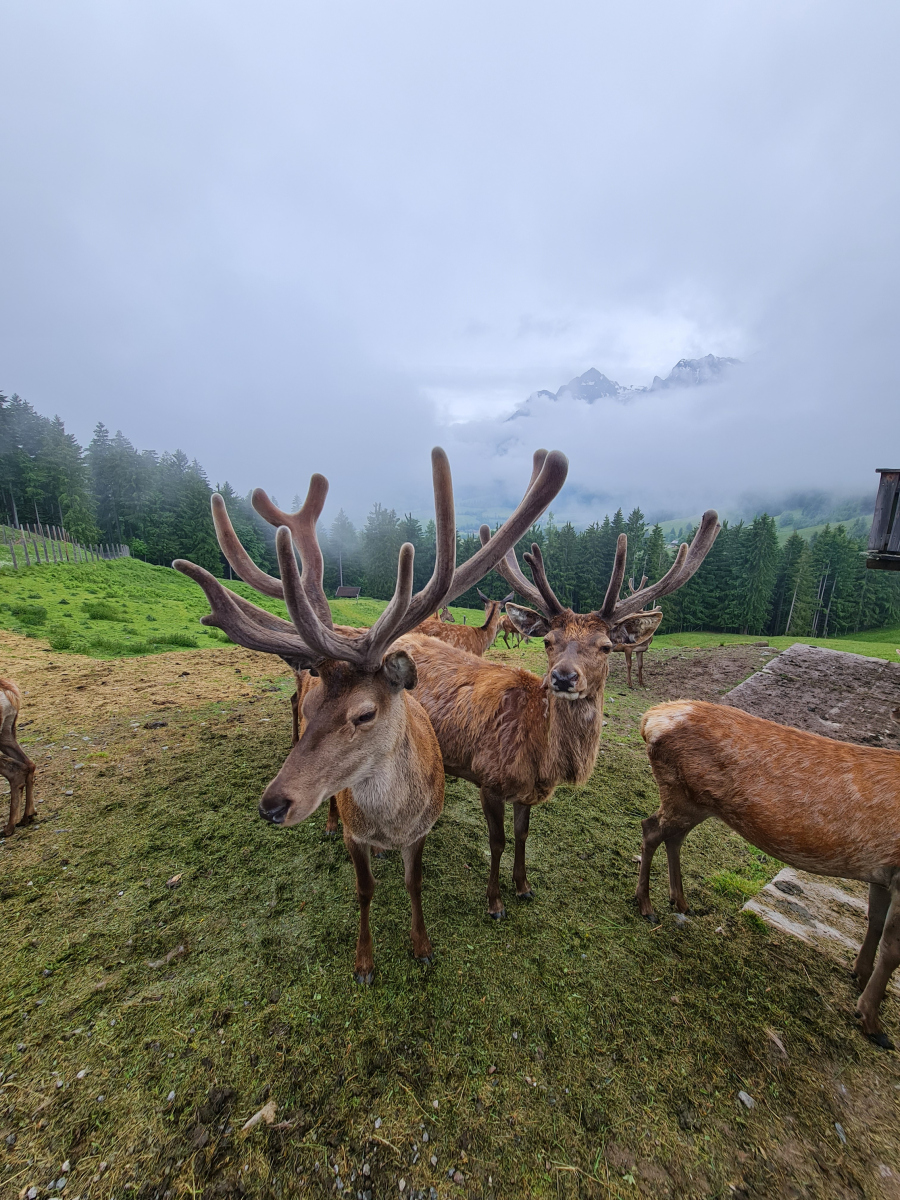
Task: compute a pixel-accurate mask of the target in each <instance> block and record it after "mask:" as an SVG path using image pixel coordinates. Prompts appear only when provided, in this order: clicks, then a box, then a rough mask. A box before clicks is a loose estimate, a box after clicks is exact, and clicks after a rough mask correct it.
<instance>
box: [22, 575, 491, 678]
mask: <svg viewBox="0 0 900 1200" xmlns="http://www.w3.org/2000/svg"><path fill="white" fill-rule="evenodd" d="M228 586H229V587H231V588H233V590H234V591H236V592H238V593H239V594H240V595H242V596H245V597H246V598H247V599H249V600H252V601H253V602H254V603H255V604H259V605H260V606H261V607H263V608H267V609H268V610H269V611H270V612H274V613H277V614H278V615H279V616H283V617H286V616H287V610H286V609H285V607H284V605H283V604H282V603H281V602H280V601H278V600H271V599H269V598H267V597H264V596H260V595H259V593H258V592H256V591H254V590H253V588H250V587H247V586H246V585H245V584H243V583H240V582H237V581H230V582H228ZM330 604H331V609H332V612H333V613H334V619H335V621H336V622H338V623H339V624H343V625H352V626H356V627H360V626H366V625H371V624H372V623H373V622H374V620H375V619H376V617H377V616H378V615H379V613H381V611H382V610H383V609H384V607H385V601H383V600H370V599H360V600H358V601H357V600H333V601H330ZM207 612H209V605H208V604H207V601H206V597H205V596H204V594H203V592H202V591H201V590H200V588H199V587H197V585H196V584H195V583H193V582H192V581H191V580H190V579H187V578H186V577H185V576H184V575H180V574H179V573H178V572H177V571H173V570H172V569H171V568H169V567H156V566H151V565H149V564H147V563H143V562H140V561H139V560H137V559H127V558H126V559H116V560H113V561H108V562H107V561H104V562H98V563H84V564H81V563H79V564H78V565H74V564H73V565H68V564H49V565H47V564H45V565H43V566H33V567H29V568H22V569H20V570H18V571H5V572H3V573H2V574H0V628H3V629H10V630H13V631H14V632H16V633H23V634H25V635H26V636H27V637H33V638H38V639H40V640H41V641H42V642H44V643H46V644H47V645H49V646H50V647H51V648H52V649H53V650H55V651H57V652H59V653H61V654H65V653H66V652H70V653H77V654H88V655H90V656H92V657H93V658H121V657H124V656H129V655H141V654H158V653H160V652H162V651H166V650H172V649H174V648H176V647H179V646H181V647H195V648H196V647H198V646H204V645H210V644H217V643H220V642H227V641H228V638H227V637H226V635H225V634H224V633H222V632H221V631H220V630H218V629H210V628H207V627H206V626H203V625H201V624H200V618H201V617H202V616H203V615H204V613H207ZM451 612H452V613H453V614H454V616H455V617H456V619H457V620H458V621H460V622H462V621H463V620H464V619H465V620H467V621H468V623H469V624H475V623H477V624H480V623H481V621H482V620H483V619H484V616H483V613H482V612H481V611H480V610H479V611H477V612H476V611H473V610H470V609H462V608H456V607H454V608H451Z"/></svg>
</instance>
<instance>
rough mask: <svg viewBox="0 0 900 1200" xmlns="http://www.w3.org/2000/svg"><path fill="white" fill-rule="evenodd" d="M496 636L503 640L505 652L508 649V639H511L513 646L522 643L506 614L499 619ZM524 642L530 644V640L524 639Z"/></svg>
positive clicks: (520, 635)
mask: <svg viewBox="0 0 900 1200" xmlns="http://www.w3.org/2000/svg"><path fill="white" fill-rule="evenodd" d="M497 636H498V637H502V638H503V641H504V643H505V644H506V648H507V650H508V649H509V639H510V638H512V639H513V644H514V645H515V646H520V645H521V644H522V641H523V638H522V634H521V633H519V631H518V629H517V628H516V626H515V625H513V623H512V620H511V619H510V618H509V617H508V616H507V615H506V613H504V614H503V616H502V617H501V618H500V628H499V630H498V635H497ZM524 641H526V642H530V641H531V638H525V639H524Z"/></svg>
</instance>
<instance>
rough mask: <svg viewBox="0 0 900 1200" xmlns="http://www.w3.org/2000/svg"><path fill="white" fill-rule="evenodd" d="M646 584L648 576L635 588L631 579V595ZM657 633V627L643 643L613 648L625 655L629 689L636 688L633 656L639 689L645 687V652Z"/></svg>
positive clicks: (617, 645) (621, 643) (629, 581)
mask: <svg viewBox="0 0 900 1200" xmlns="http://www.w3.org/2000/svg"><path fill="white" fill-rule="evenodd" d="M646 582H647V576H646V575H644V576H642V578H641V582H640V583H639V584H638V586H637V587H635V586H634V577H632V578H631V579H629V580H628V590H629V594H630V595H632V596H633V595H634V594H635V592H638V591H640V589H641V588H642V587H643V586H644V584H645V583H646ZM660 619H662V618H660ZM655 631H656V626H654V630H653V632H651V634H650V636H649V637H646V636H645V637H644V640H643V641H640V642H638V641H620V642H617V643H616V645H615V646H614V647H613V650H615V651H618V652H619V653H621V654H624V655H625V671H626V673H627V677H628V686H629V687H633V686H634V685H633V684H632V682H631V656H632V654H635V655H637V668H638V687H644V651H645V650H649V649H650V643H651V642H652V641H653V633H654V632H655ZM629 636H631V635H629Z"/></svg>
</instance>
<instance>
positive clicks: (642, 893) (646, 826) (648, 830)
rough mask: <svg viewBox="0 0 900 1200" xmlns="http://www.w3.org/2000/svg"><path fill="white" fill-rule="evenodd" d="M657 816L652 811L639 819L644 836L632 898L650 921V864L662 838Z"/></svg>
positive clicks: (651, 913) (657, 814)
mask: <svg viewBox="0 0 900 1200" xmlns="http://www.w3.org/2000/svg"><path fill="white" fill-rule="evenodd" d="M659 818H660V814H659V813H654V814H653V816H652V817H647V818H646V820H644V821H641V829H642V831H643V834H644V838H643V841H642V842H641V869H640V872H639V874H638V885H637V890H636V891H635V893H634V899H635V901H636V903H637V906H638V911H639V912H640V914H641V916H642V917H646V918H647V920H648V921H652V920H653V919H654V916H655V914H654V912H653V905H652V903H651V901H650V864H651V863H652V862H653V855H654V854H655V853H656V851H657V849H658V847H659V845H660V843H661V842H662V840H663V835H662V829H661V827H660V820H659Z"/></svg>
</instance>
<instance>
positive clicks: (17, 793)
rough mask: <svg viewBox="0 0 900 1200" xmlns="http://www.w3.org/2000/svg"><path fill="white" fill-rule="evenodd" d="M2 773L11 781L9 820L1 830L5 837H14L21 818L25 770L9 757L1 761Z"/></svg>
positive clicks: (0, 772) (0, 773)
mask: <svg viewBox="0 0 900 1200" xmlns="http://www.w3.org/2000/svg"><path fill="white" fill-rule="evenodd" d="M0 775H2V776H3V778H4V779H6V780H8V781H9V820H8V821H7V823H6V825H4V827H3V829H2V830H0V833H2V836H3V837H12V835H13V834H14V833H15V832H16V825H17V824H18V820H19V799H20V797H21V795H22V777H23V771H22V768H21V767H20V766H19V764H18V763H16V762H12V761H11V760H10V759H7V760H6V761H5V762H0Z"/></svg>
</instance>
